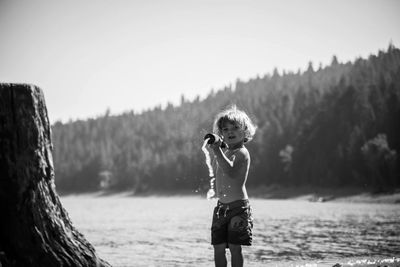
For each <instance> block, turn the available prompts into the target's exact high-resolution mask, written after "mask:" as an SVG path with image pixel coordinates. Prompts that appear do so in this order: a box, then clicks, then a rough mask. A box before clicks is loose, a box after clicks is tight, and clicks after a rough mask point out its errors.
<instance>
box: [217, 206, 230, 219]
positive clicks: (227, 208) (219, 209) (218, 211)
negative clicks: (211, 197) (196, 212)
mask: <svg viewBox="0 0 400 267" xmlns="http://www.w3.org/2000/svg"><path fill="white" fill-rule="evenodd" d="M223 206H224V205H218V210H217V218H218V219H219V213H220V211H221V209H222V207H223ZM228 210H229V206H227V207H226V209H225V210H224V217H226V215H227V212H228Z"/></svg>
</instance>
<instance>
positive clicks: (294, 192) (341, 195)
mask: <svg viewBox="0 0 400 267" xmlns="http://www.w3.org/2000/svg"><path fill="white" fill-rule="evenodd" d="M374 191H375V192H374ZM248 192H249V195H250V196H251V197H254V198H260V199H282V200H284V199H288V200H289V199H290V200H300V201H310V202H348V203H382V204H400V188H395V189H393V190H390V191H385V192H376V190H374V189H366V188H360V187H343V188H322V187H315V186H300V187H293V186H291V187H284V186H281V185H272V186H260V187H258V188H250V189H249V190H248Z"/></svg>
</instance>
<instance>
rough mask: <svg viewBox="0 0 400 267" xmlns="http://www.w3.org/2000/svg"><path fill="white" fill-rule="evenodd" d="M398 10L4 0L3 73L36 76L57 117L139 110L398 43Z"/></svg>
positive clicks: (357, 1)
mask: <svg viewBox="0 0 400 267" xmlns="http://www.w3.org/2000/svg"><path fill="white" fill-rule="evenodd" d="M399 14H400V1H397V0H324V1H321V0H302V1H299V0H276V1H268V0H247V1H245V0H242V1H238V0H226V1H224V0H159V1H152V0H142V1H139V0H133V1H128V0H126V1H123V0H114V1H112V0H97V1H84V0H72V1H55V0H25V1H23V0H17V1H14V0H0V81H1V82H21V83H22V82H23V83H33V84H36V85H38V86H40V87H41V88H42V89H43V91H44V94H45V98H46V103H47V108H48V111H49V117H50V120H51V121H52V122H55V121H56V120H62V121H67V120H68V119H70V118H72V119H77V118H80V119H85V118H88V117H95V116H98V115H101V114H104V113H105V111H106V109H107V108H109V109H110V110H111V113H112V114H120V113H122V112H124V111H129V110H134V111H136V112H140V111H143V110H145V109H148V108H153V107H155V106H156V105H159V104H161V105H162V106H165V105H166V104H167V102H168V101H169V102H171V103H173V104H178V103H179V101H180V96H181V95H182V94H183V95H185V97H186V98H187V99H193V98H194V97H195V96H197V95H200V97H201V98H202V97H205V96H206V95H207V94H208V93H209V92H210V90H211V89H212V88H214V89H216V90H218V89H221V88H222V87H224V86H225V85H229V84H234V82H235V80H236V79H237V78H239V79H241V80H248V79H249V78H253V77H256V76H257V75H260V76H263V75H264V74H267V73H272V70H273V69H274V67H277V68H278V70H283V69H285V70H293V71H297V70H298V69H299V68H300V69H302V70H304V69H305V68H306V67H307V64H308V62H309V61H312V62H313V63H314V66H315V67H318V65H319V64H320V63H322V64H323V65H327V64H329V63H330V61H331V59H332V56H333V55H336V56H337V57H338V59H339V61H341V62H345V61H349V60H351V61H352V60H354V59H355V58H356V57H359V56H361V57H367V56H368V55H369V54H371V53H373V54H376V53H377V52H378V50H383V49H384V50H386V49H387V47H388V45H389V43H390V42H392V43H393V44H394V45H395V46H396V47H400V15H399Z"/></svg>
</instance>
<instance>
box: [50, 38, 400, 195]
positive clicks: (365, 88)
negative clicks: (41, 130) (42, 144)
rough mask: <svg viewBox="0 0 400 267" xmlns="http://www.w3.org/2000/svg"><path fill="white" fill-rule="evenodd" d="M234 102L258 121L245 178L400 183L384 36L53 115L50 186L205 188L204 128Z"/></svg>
mask: <svg viewBox="0 0 400 267" xmlns="http://www.w3.org/2000/svg"><path fill="white" fill-rule="evenodd" d="M110 90H112V89H111V88H110ZM132 90H135V88H132ZM232 104H235V105H237V106H238V108H240V109H243V110H244V111H246V112H247V113H248V114H249V115H250V117H251V118H252V119H253V121H254V122H255V123H256V124H257V131H256V135H255V137H254V139H253V140H252V141H251V142H249V143H248V144H247V145H246V146H247V148H248V150H249V152H250V154H251V162H252V163H251V169H250V173H249V178H248V181H247V186H248V187H250V188H251V187H258V186H261V185H265V186H269V185H282V186H304V185H312V186H319V187H344V186H355V187H366V188H375V189H376V190H389V189H391V188H398V187H399V186H400V167H399V166H400V164H399V163H400V158H399V155H398V153H399V151H400V50H399V49H398V48H396V47H394V46H393V45H392V44H390V45H389V46H388V48H387V49H386V50H385V51H379V52H378V53H377V54H375V55H370V56H369V57H368V58H357V59H355V60H354V61H353V62H344V63H342V62H339V61H338V59H337V57H336V56H333V57H332V61H331V63H330V65H328V66H326V67H322V66H319V67H318V68H315V66H313V65H312V63H309V65H308V68H307V69H306V70H305V71H297V72H286V71H282V72H281V73H279V71H278V70H275V71H274V72H273V73H272V74H265V75H264V76H263V77H259V76H257V77H254V78H252V79H250V80H248V81H241V80H239V79H238V80H237V81H236V82H235V84H233V85H229V86H226V87H225V88H220V89H218V90H210V93H209V94H208V95H207V96H206V97H204V98H203V99H200V97H197V98H195V99H192V100H188V99H186V98H185V97H184V96H182V97H181V101H180V104H179V105H172V104H170V103H169V104H168V105H166V106H165V107H161V106H156V107H154V108H152V109H149V110H147V111H143V112H141V113H135V112H133V111H131V112H126V113H123V114H119V115H111V114H110V111H109V110H107V111H106V112H105V113H104V115H102V116H98V117H96V118H90V119H87V120H76V121H69V122H66V123H62V122H55V123H54V124H53V125H52V142H53V145H54V148H53V157H54V166H55V179H56V185H57V189H58V191H60V192H87V191H96V190H116V191H118V190H121V191H122V190H131V191H132V192H136V193H141V192H151V191H165V192H173V191H177V190H187V191H191V192H204V190H206V189H208V186H209V183H208V180H209V177H208V170H207V166H206V164H205V160H204V159H205V157H204V154H203V153H202V151H201V146H202V144H203V137H204V135H205V134H206V133H208V132H211V130H212V123H213V120H214V116H215V115H216V114H217V113H218V112H219V111H221V110H222V109H224V108H226V107H227V106H229V105H232ZM50 115H51V114H50Z"/></svg>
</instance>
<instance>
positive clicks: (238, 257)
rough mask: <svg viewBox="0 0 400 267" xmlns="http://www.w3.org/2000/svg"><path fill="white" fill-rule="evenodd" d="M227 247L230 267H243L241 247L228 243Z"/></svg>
mask: <svg viewBox="0 0 400 267" xmlns="http://www.w3.org/2000/svg"><path fill="white" fill-rule="evenodd" d="M228 246H229V250H230V251H231V259H232V267H243V254H242V246H241V245H235V244H230V243H229V244H228Z"/></svg>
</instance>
